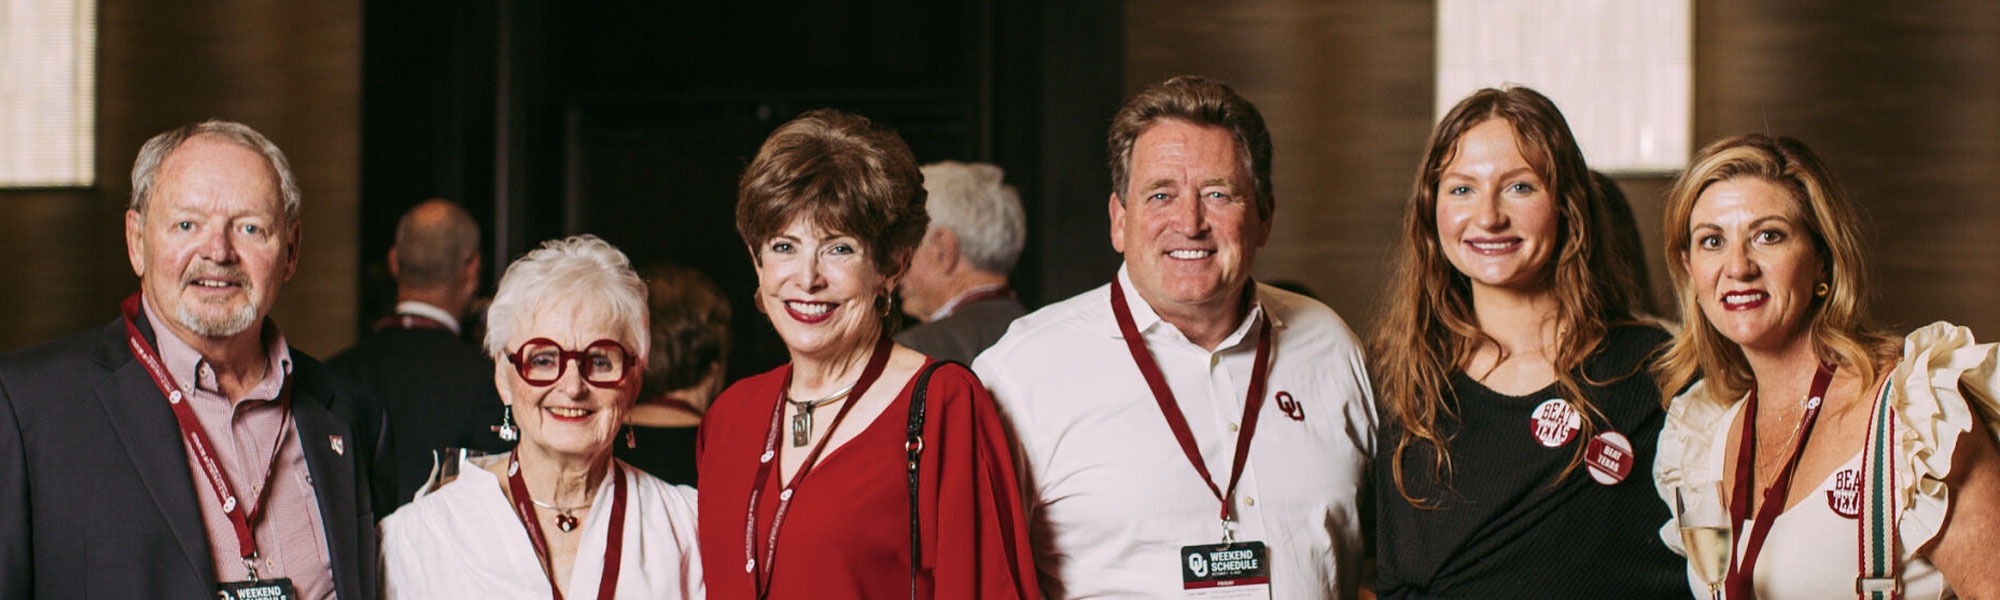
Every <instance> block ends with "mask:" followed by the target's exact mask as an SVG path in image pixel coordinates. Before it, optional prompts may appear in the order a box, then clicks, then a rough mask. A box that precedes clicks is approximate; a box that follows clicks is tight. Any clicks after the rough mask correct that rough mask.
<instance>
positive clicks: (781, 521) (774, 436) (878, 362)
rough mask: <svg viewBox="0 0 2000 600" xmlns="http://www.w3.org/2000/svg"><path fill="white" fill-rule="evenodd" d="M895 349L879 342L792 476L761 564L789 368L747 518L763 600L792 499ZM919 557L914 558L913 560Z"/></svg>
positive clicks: (749, 549)
mask: <svg viewBox="0 0 2000 600" xmlns="http://www.w3.org/2000/svg"><path fill="white" fill-rule="evenodd" d="M894 350H895V345H894V342H893V341H892V340H891V339H890V337H889V336H888V335H886V334H885V335H883V336H882V338H881V339H879V340H877V341H876V342H875V349H874V351H873V353H871V354H869V355H868V364H867V366H864V367H862V368H861V378H860V379H856V380H855V381H854V388H853V390H852V391H850V392H848V394H847V401H845V402H842V403H840V411H839V412H836V413H834V415H833V422H832V423H829V424H827V426H826V433H825V434H823V435H821V436H820V438H819V443H817V444H813V449H812V452H809V453H807V454H806V459H805V462H803V463H800V464H799V470H798V472H796V473H793V474H792V481H791V482H790V483H787V484H785V487H784V489H783V490H780V491H779V492H778V506H777V509H776V510H774V511H773V512H772V513H771V531H770V533H769V534H768V535H765V536H764V544H763V547H764V560H761V561H760V560H757V547H758V544H757V507H758V502H759V501H760V500H762V498H763V496H764V488H766V487H769V486H770V484H771V480H772V479H774V477H772V475H771V468H772V465H774V464H777V463H778V462H779V461H780V460H781V459H780V457H779V455H778V453H779V452H781V451H782V450H783V449H782V448H780V447H779V446H778V431H779V430H781V429H784V426H783V423H782V422H781V417H783V416H784V414H785V392H786V391H787V390H790V389H791V388H792V371H791V369H790V367H789V366H787V368H786V370H785V383H784V385H781V386H779V387H778V400H777V404H776V405H775V406H772V407H771V426H770V428H769V429H767V430H766V431H765V433H764V453H763V454H760V455H758V456H757V476H756V478H755V479H752V480H751V484H750V502H749V504H750V508H749V510H748V512H749V514H748V515H746V516H744V517H743V570H744V571H746V572H748V573H749V574H750V581H751V585H753V586H754V587H755V588H756V591H757V598H759V599H760V600H761V599H762V598H768V597H770V596H771V578H772V577H774V576H776V575H777V573H778V532H779V531H780V530H782V529H784V527H785V513H787V512H790V511H791V508H792V496H794V495H795V492H797V491H798V488H799V484H800V483H802V482H804V481H805V480H806V473H810V472H812V470H813V466H814V465H817V464H819V455H820V452H823V451H825V450H826V443H827V440H831V439H833V433H834V431H836V430H839V429H840V422H841V421H844V420H847V412H848V410H849V409H852V408H854V405H855V404H858V403H860V402H861V396H862V395H863V394H866V393H868V387H869V386H872V385H874V384H875V380H876V379H879V378H881V377H882V370H883V369H886V368H888V366H889V355H890V354H893V353H894ZM918 558H919V557H915V556H912V557H910V560H913V561H914V560H918Z"/></svg>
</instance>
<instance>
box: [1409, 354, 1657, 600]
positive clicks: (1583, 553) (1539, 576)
mask: <svg viewBox="0 0 2000 600" xmlns="http://www.w3.org/2000/svg"><path fill="white" fill-rule="evenodd" d="M1667 340H1668V337H1667V334H1666V333H1664V332H1662V331H1660V330H1659V329H1656V328H1652V327H1638V326H1632V327H1619V328H1615V329H1613V330H1612V331H1611V332H1610V333H1609V334H1608V335H1607V336H1606V339H1605V342H1604V343H1603V344H1602V345H1601V346H1600V348H1599V351H1598V354H1597V355H1596V356H1595V357H1593V358H1592V360H1590V361H1589V362H1588V363H1587V364H1586V365H1585V367H1584V375H1585V376H1586V377H1585V379H1584V380H1582V381H1579V383H1581V384H1582V385H1583V386H1584V391H1585V393H1587V394H1589V395H1590V397H1591V399H1592V401H1593V402H1594V403H1595V404H1596V406H1597V408H1598V410H1600V411H1602V412H1603V414H1604V417H1605V419H1606V421H1608V428H1609V429H1613V430H1616V431H1618V432H1620V433H1623V434H1624V435H1625V436H1626V437H1627V438H1629V439H1630V440H1631V443H1632V445H1633V450H1634V451H1635V453H1636V454H1637V456H1636V457H1635V459H1634V461H1633V465H1632V471H1631V474H1630V475H1628V476H1627V477H1626V478H1625V480H1624V481H1622V482H1620V483H1618V484H1617V485H1611V486H1606V485H1602V484H1599V483H1597V481H1596V480H1594V479H1592V478H1591V477H1590V475H1589V473H1588V472H1586V470H1585V469H1584V468H1583V467H1581V466H1579V467H1577V469H1576V470H1575V471H1573V472H1571V473H1569V475H1568V476H1567V477H1564V476H1563V470H1564V468H1566V467H1567V466H1568V465H1569V461H1570V458H1571V456H1572V454H1573V453H1574V452H1575V451H1576V449H1577V448H1579V447H1581V445H1583V444H1587V443H1588V442H1589V438H1587V437H1586V436H1584V435H1581V434H1579V435H1577V436H1576V437H1575V439H1573V440H1571V441H1570V442H1569V443H1568V444H1565V445H1563V446H1561V447H1557V448H1548V447H1544V446H1542V445H1541V443H1540V442H1538V441H1536V440H1535V437H1534V435H1533V426H1532V423H1533V417H1532V413H1533V411H1534V410H1535V407H1536V406H1538V405H1540V404H1541V403H1542V402H1543V401H1545V400H1548V399H1550V398H1555V397H1557V396H1558V394H1557V388H1556V386H1555V385H1554V384H1553V383H1551V384H1550V385H1549V387H1547V388H1544V389H1542V390H1539V391H1536V392H1534V393H1532V394H1529V395H1526V396H1508V395H1504V394H1500V393H1497V392H1494V391H1493V390H1490V389H1487V388H1486V386H1484V385H1480V384H1479V382H1477V381H1474V380H1473V379H1472V378H1470V377H1468V376H1466V375H1465V374H1464V373H1459V374H1456V375H1454V376H1453V377H1452V382H1451V385H1452V387H1453V391H1454V392H1455V397H1447V398H1446V401H1447V402H1448V403H1449V405H1450V406H1451V408H1452V410H1453V411H1454V412H1455V413H1456V414H1458V415H1459V417H1460V418H1459V419H1458V420H1457V421H1451V420H1449V419H1448V418H1446V419H1440V424H1439V426H1440V427H1441V428H1442V429H1443V431H1444V433H1445V434H1446V435H1447V436H1448V438H1447V439H1450V440H1451V448H1450V452H1451V458H1452V460H1451V464H1452V466H1453V475H1452V480H1451V486H1449V489H1447V487H1446V486H1443V485H1441V484H1440V483H1439V481H1438V480H1437V477H1436V476H1435V474H1434V473H1433V472H1432V468H1431V462H1432V459H1431V457H1432V456H1433V453H1432V452H1431V451H1430V450H1429V448H1427V447H1423V446H1412V447H1411V448H1410V450H1409V451H1408V452H1407V453H1405V455H1404V457H1403V469H1404V470H1403V477H1404V481H1405V482H1406V483H1407V484H1408V489H1409V492H1410V494H1411V495H1413V496H1416V497H1418V498H1430V499H1433V503H1434V505H1435V506H1436V508H1433V509H1421V508H1417V507H1416V506H1413V505H1411V504H1410V502H1409V501H1407V500H1405V499H1404V498H1403V497H1402V495H1401V494H1400V493H1398V492H1397V490H1396V485H1395V480H1394V478H1393V477H1394V476H1393V472H1392V471H1391V460H1392V459H1393V457H1394V455H1395V448H1396V444H1397V442H1398V440H1400V439H1401V438H1402V429H1401V427H1400V426H1398V425H1397V424H1395V423H1389V422H1387V421H1384V423H1383V426H1382V430H1381V432H1380V435H1379V436H1378V439H1377V446H1376V448H1377V449H1378V453H1377V455H1376V458H1375V474H1376V482H1377V483H1376V499H1377V502H1376V507H1377V512H1376V521H1375V525H1376V554H1377V560H1378V561H1379V563H1378V573H1377V577H1376V579H1377V583H1376V590H1377V592H1378V594H1379V595H1380V596H1381V597H1382V598H1481V599H1492V598H1535V599H1554V598H1687V597H1689V595H1690V592H1689V589H1688V583H1687V579H1686V575H1685V570H1684V569H1685V562H1683V561H1682V559H1681V557H1680V556H1678V555H1676V554H1674V553H1673V552H1672V551H1670V550H1668V549H1667V547H1666V546H1665V545H1664V544H1663V543H1661V541H1660V538H1659V530H1660V526H1661V525H1663V524H1665V523H1666V521H1667V518H1668V512H1667V507H1666V505H1665V504H1663V503H1661V502H1660V499H1659V496H1658V495H1657V494H1656V493H1655V492H1654V488H1653V481H1652V468H1653V456H1654V453H1655V450H1656V448H1657V446H1658V442H1659V435H1660V427H1661V425H1662V423H1663V421H1664V419H1665V411H1664V410H1662V409H1661V407H1660V396H1659V392H1658V391H1657V390H1656V389H1655V387H1654V385H1653V378H1652V377H1651V376H1650V375H1648V374H1647V372H1646V370H1645V365H1644V364H1643V363H1644V362H1645V361H1647V360H1649V359H1650V358H1651V357H1652V356H1653V354H1654V353H1655V352H1657V351H1658V350H1659V349H1660V348H1661V347H1662V346H1663V345H1664V344H1665V343H1666V342H1667ZM1628 373H1629V374H1630V375H1629V376H1624V377H1623V378H1620V379H1616V380H1613V378H1615V377H1619V376H1623V375H1626V374H1628ZM1607 381H1608V382H1609V383H1607V384H1605V385H1594V384H1593V383H1592V382H1599V383H1603V382H1607ZM1585 418H1589V416H1588V415H1585ZM1606 421H1599V422H1598V429H1599V431H1602V430H1604V429H1606V428H1607V423H1606Z"/></svg>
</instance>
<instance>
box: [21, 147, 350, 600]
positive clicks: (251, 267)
mask: <svg viewBox="0 0 2000 600" xmlns="http://www.w3.org/2000/svg"><path fill="white" fill-rule="evenodd" d="M299 233H300V223H299V188H298V184H297V182H296V180H295V179H294V178H293V176H292V171H291V167H290V165H289V164H288V163H287V161H286V159H285V155H284V153H283V152H282V151H280V150H279V149H278V147H277V146H276V145H275V144H272V143H271V141H270V140H269V139H266V138H265V137H264V136H263V135H262V134H259V133H257V132H256V131H255V130H253V129H251V128H249V127H247V126H244V125H241V124H238V123H230V122H223V121H207V122H202V123H196V124H193V125H187V126H184V127H180V128H177V129H174V130H172V131H168V132H166V133H162V134H160V135H158V136H154V137H153V139H151V140H149V141H147V142H146V145H145V146H144V147H143V148H141V149H140V151H139V157H138V160H137V161H135V163H134V165H133V167H132V202H131V206H130V207H129V209H128V210H127V211H126V213H125V244H126V254H127V256H128V258H129V259H130V260H131V263H132V270H133V271H134V272H135V273H137V274H138V275H139V279H140V281H139V289H140V292H139V293H138V294H135V295H134V296H132V297H131V298H130V299H128V300H126V301H125V303H124V306H123V313H124V314H123V315H122V316H121V317H119V318H117V319H113V320H112V321H111V322H110V323H107V324H105V325H103V326H100V327H96V328H93V329H90V330H86V331H83V332H80V333H76V334H73V335H70V336H68V337H65V338H63V339H60V340H57V341H55V342H51V343H48V344H44V345H41V346H37V347H34V348H29V349H27V350H23V351H20V352H16V353H12V354H8V355H6V356H4V357H0V599H17V598H174V599H187V600H206V599H211V598H215V597H217V595H218V592H223V591H234V592H236V593H237V594H239V595H256V594H260V593H261V594H268V593H271V592H290V593H291V594H292V595H291V596H289V597H296V598H310V599H324V598H340V599H343V600H363V599H367V598H374V597H375V595H376V557H375V553H376V547H375V543H376V542H375V516H374V513H373V511H372V506H373V505H374V502H373V501H372V500H371V498H370V494H371V490H372V489H373V486H374V485H375V483H374V482H371V481H370V477H371V476H373V475H374V474H375V473H377V472H378V471H379V470H381V469H383V468H385V467H386V465H383V464H371V461H372V460H373V459H374V458H375V457H376V456H377V455H378V448H377V446H378V444H380V443H381V442H382V441H383V440H384V438H385V437H386V435H385V433H386V432H384V431H383V430H382V427H383V425H382V420H381V419H380V418H379V417H375V416H372V415H370V414H369V412H368V408H367V406H368V402H369V401H368V400H367V398H366V397H365V395H366V392H363V391H361V390H359V389H357V388H354V387H353V386H352V385H351V384H348V383H346V380H345V379H343V378H341V377H339V376H336V375H334V374H332V372H331V371H329V370H328V369H327V368H326V367H325V366H324V365H322V364H320V363H319V362H317V361H315V360H313V359H312V358H311V357H308V356H306V355H305V354H304V353H302V352H299V351H297V350H294V349H291V348H290V347H289V346H287V345H286V344H285V337H284V334H283V333H282V332H280V331H279V329H278V325H277V323H276V322H274V321H272V320H270V319H269V318H268V315H270V312H271V307H272V305H273V304H275V303H276V301H277V296H278V290H279V288H280V287H281V286H283V284H284V282H285V281H287V280H289V279H290V278H291V276H292V274H293V272H294V271H295V270H296V268H297V266H298V257H299V241H300V235H299Z"/></svg>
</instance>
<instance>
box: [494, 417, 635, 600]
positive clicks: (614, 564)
mask: <svg viewBox="0 0 2000 600" xmlns="http://www.w3.org/2000/svg"><path fill="white" fill-rule="evenodd" d="M507 489H508V490H509V491H511V492H513V493H514V516H516V517H520V518H521V526H522V527H526V528H528V541H529V542H531V543H533V544H534V545H535V558H536V559H539V560H540V561H541V563H542V575H543V576H545V577H548V579H549V593H550V594H554V596H552V597H553V598H555V600H563V593H562V588H561V587H558V586H557V585H556V572H555V565H553V564H551V563H550V562H549V542H548V538H546V537H543V535H542V521H541V519H537V518H535V505H534V499H533V497H531V496H529V495H528V482H527V481H526V480H524V479H522V477H521V456H520V453H519V452H508V453H507ZM624 558H625V469H622V468H619V467H618V465H617V463H613V464H612V465H611V531H610V533H609V534H607V536H606V537H605V538H604V576H603V577H602V578H599V579H598V580H597V600H611V599H612V598H616V597H617V596H618V567H619V566H621V565H622V564H624Z"/></svg>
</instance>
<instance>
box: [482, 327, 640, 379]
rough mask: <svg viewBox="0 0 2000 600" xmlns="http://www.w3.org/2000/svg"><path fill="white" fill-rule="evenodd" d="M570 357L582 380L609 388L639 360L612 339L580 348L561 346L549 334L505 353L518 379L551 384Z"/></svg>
mask: <svg viewBox="0 0 2000 600" xmlns="http://www.w3.org/2000/svg"><path fill="white" fill-rule="evenodd" d="M570 361H576V365H577V369H578V370H579V372H581V373H582V374H583V382H584V383H588V384H590V385H592V386H594V387H601V388H611V387H618V384H621V383H624V382H625V375H626V374H627V373H630V372H631V371H632V366H633V365H635V364H638V362H639V357H636V356H633V355H632V353H631V352H628V351H626V350H625V345H624V344H620V343H618V342H615V341H611V340H597V341H595V342H591V343H590V345H589V346H584V347H583V349H582V350H564V349H563V347H562V346H561V345H560V344H557V343H556V342H555V340H551V339H548V338H535V339H532V340H528V341H527V343H524V344H521V348H520V349H518V350H515V351H514V353H513V354H509V355H507V362H509V363H513V364H514V370H515V371H516V372H518V373H520V374H521V380H522V381H526V382H528V385H532V386H535V387H543V386H549V385H554V384H555V382H556V381H557V380H560V379H562V376H563V373H565V372H567V371H566V370H567V369H568V368H569V363H570Z"/></svg>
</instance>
